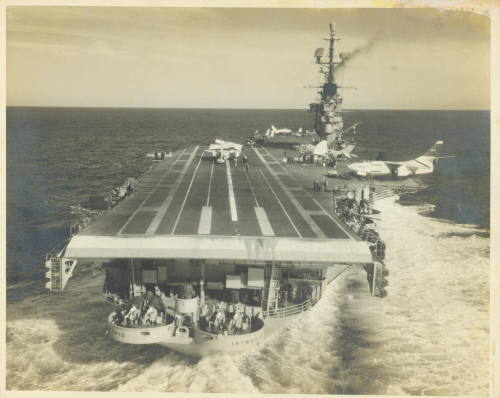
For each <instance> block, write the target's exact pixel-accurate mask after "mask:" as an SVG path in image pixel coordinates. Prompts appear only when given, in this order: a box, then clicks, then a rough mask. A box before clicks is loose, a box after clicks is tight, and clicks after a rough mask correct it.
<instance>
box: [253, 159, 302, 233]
mask: <svg viewBox="0 0 500 398" xmlns="http://www.w3.org/2000/svg"><path fill="white" fill-rule="evenodd" d="M259 172H260V174H261V175H262V178H263V179H264V182H265V183H266V185H267V186H268V188H269V189H270V190H271V192H272V194H273V195H274V198H275V199H276V202H277V203H278V204H279V205H280V207H281V209H282V210H283V211H284V213H285V215H286V217H287V218H288V221H290V224H292V227H293V229H294V230H295V232H296V233H297V235H298V236H299V238H302V234H301V233H300V231H299V230H298V228H297V226H296V225H295V223H294V222H293V220H292V218H291V217H290V214H288V212H287V211H286V209H285V206H284V205H283V203H282V202H281V200H280V198H279V197H278V195H277V194H276V192H275V191H274V189H273V187H272V186H271V184H269V181H268V180H267V178H266V176H265V175H264V173H263V172H262V170H261V169H259Z"/></svg>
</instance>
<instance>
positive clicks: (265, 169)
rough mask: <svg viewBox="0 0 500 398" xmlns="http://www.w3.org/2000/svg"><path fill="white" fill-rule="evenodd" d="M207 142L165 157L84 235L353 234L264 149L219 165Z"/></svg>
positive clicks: (296, 235) (300, 236)
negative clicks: (206, 154) (207, 151)
mask: <svg viewBox="0 0 500 398" xmlns="http://www.w3.org/2000/svg"><path fill="white" fill-rule="evenodd" d="M204 149H206V148H204V147H199V146H196V147H190V148H187V149H186V150H184V151H181V152H179V153H176V154H175V155H174V156H173V157H172V158H170V159H167V160H165V161H163V162H159V163H158V165H157V166H156V167H155V168H154V169H153V171H152V172H151V173H150V174H148V175H147V176H145V177H144V178H143V179H142V180H141V181H140V183H139V184H138V186H137V187H136V190H135V192H134V193H133V194H132V195H131V196H130V197H129V198H127V199H126V200H125V201H124V202H122V203H120V204H119V205H117V206H116V207H115V208H114V209H112V210H110V211H109V212H107V213H106V214H105V215H103V216H102V217H100V218H99V219H98V220H96V221H95V222H94V223H93V224H91V225H90V226H89V227H88V228H86V229H85V230H84V231H83V232H82V233H81V234H82V235H117V236H120V235H123V236H134V235H135V236H137V235H140V236H152V235H222V236H235V235H240V236H276V237H297V238H335V239H348V238H349V234H348V232H347V230H346V229H345V227H344V226H342V225H341V222H340V221H339V220H337V219H336V218H335V216H332V215H331V214H330V213H328V212H327V211H326V210H325V209H324V208H323V207H322V206H321V204H320V203H319V202H318V201H316V200H315V199H314V197H313V196H312V195H311V194H310V193H309V192H307V191H306V190H304V189H303V188H302V187H301V186H300V185H299V183H298V182H297V181H296V180H295V179H294V178H293V177H292V176H291V175H290V173H289V172H288V171H287V170H286V168H285V167H283V166H282V165H281V164H280V163H279V162H278V161H276V159H275V158H274V157H273V156H272V155H271V154H270V152H268V151H267V150H266V149H265V148H254V147H251V148H248V149H246V150H245V151H244V152H243V153H242V154H245V155H246V156H247V158H248V167H246V166H245V164H244V162H243V161H242V160H241V159H240V161H239V163H237V162H235V161H234V160H230V161H227V162H225V163H223V164H217V163H215V162H214V161H212V160H208V159H206V158H204V156H203V153H204Z"/></svg>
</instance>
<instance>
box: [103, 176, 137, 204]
mask: <svg viewBox="0 0 500 398" xmlns="http://www.w3.org/2000/svg"><path fill="white" fill-rule="evenodd" d="M134 189H135V185H134V184H133V183H132V181H131V179H128V180H127V181H125V183H124V184H123V185H120V186H119V187H116V188H114V189H113V190H112V191H111V196H110V198H109V204H110V207H114V206H116V205H117V204H118V203H120V202H121V201H122V200H123V199H125V198H126V197H127V196H129V195H130V194H131V193H132V192H134Z"/></svg>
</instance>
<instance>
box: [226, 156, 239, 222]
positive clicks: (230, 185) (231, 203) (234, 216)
mask: <svg viewBox="0 0 500 398" xmlns="http://www.w3.org/2000/svg"><path fill="white" fill-rule="evenodd" d="M226 170H227V187H228V190H229V207H230V209H231V221H238V212H237V211H236V201H235V199H234V188H233V178H232V176H231V166H230V165H229V161H227V160H226Z"/></svg>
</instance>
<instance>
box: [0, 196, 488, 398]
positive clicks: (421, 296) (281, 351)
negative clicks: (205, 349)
mask: <svg viewBox="0 0 500 398" xmlns="http://www.w3.org/2000/svg"><path fill="white" fill-rule="evenodd" d="M377 208H378V209H379V210H381V211H382V217H383V218H382V221H381V222H379V225H378V230H379V232H380V234H381V236H382V238H383V239H384V240H385V241H386V243H387V247H388V251H387V253H388V258H387V261H386V263H387V266H388V268H389V270H390V272H391V274H390V277H389V281H390V285H389V287H388V288H387V290H388V292H389V295H388V297H386V298H385V299H379V298H372V297H370V296H369V292H368V288H367V283H366V275H365V274H364V271H362V270H361V269H354V268H352V269H351V270H350V271H348V272H346V273H344V274H343V275H342V276H341V277H340V278H339V279H337V281H336V283H335V284H334V285H331V286H330V287H329V288H328V291H327V293H326V295H325V296H324V299H323V300H322V301H321V302H320V303H319V304H318V305H316V307H314V309H313V310H312V311H311V312H309V313H307V314H305V315H304V316H303V317H301V318H300V319H298V320H295V321H293V322H292V323H291V324H290V325H289V326H288V327H287V328H286V329H283V330H281V331H279V332H277V333H275V334H274V335H273V336H272V337H270V338H269V339H268V340H267V341H266V342H265V343H264V344H263V345H261V346H260V347H259V348H258V349H256V350H255V351H250V352H246V353H243V354H239V355H220V356H214V357H209V358H204V359H201V360H199V361H194V360H192V359H190V358H187V357H184V356H182V355H180V354H177V353H174V352H172V351H169V350H168V349H166V348H163V347H158V346H156V347H142V346H128V345H122V344H119V343H116V342H114V341H112V340H111V339H109V337H108V336H105V334H104V331H105V325H104V320H105V318H106V311H108V310H110V309H109V308H108V306H107V305H106V304H99V300H100V298H98V297H96V296H97V295H98V292H99V291H100V288H101V285H100V284H101V282H102V278H92V277H91V276H90V275H85V276H83V277H79V278H80V279H79V280H76V281H70V283H72V286H69V287H68V288H69V289H68V292H65V293H63V295H62V296H55V295H48V294H44V295H38V296H35V297H31V298H28V299H24V300H23V301H21V302H17V303H12V304H9V306H8V323H7V327H8V329H7V388H8V389H23V390H31V389H39V390H47V389H53V390H101V391H104V390H119V391H186V392H265V393H318V394H321V393H330V394H342V393H346V394H422V395H466V394H467V395H486V394H487V393H488V334H489V330H488V323H489V313H488V308H489V301H488V300H489V286H488V283H489V279H488V276H489V259H488V257H489V238H488V236H487V234H485V231H481V230H477V229H476V228H474V227H472V226H470V225H457V224H451V223H447V222H441V221H439V220H436V219H432V218H428V217H425V216H423V215H422V214H420V211H421V209H420V210H419V208H418V207H417V206H412V207H407V206H400V205H399V204H397V203H395V202H394V200H392V199H390V198H388V199H384V200H382V201H380V202H379V203H378V205H377ZM69 290H71V292H70V291H69Z"/></svg>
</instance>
